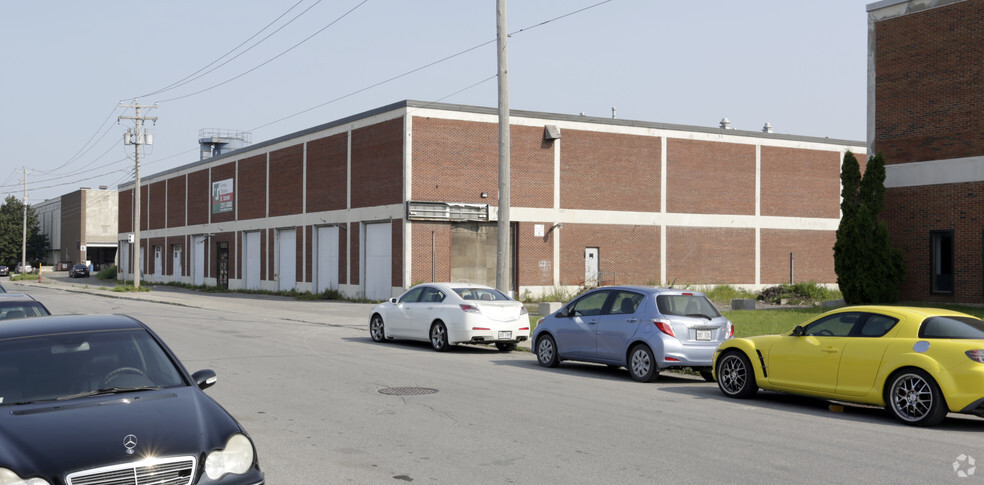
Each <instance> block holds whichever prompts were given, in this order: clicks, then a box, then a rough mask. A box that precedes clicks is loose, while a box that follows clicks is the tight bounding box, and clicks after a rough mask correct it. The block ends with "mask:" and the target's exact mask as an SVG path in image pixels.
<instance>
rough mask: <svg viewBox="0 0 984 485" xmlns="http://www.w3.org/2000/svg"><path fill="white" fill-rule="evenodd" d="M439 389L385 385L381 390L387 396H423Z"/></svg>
mask: <svg viewBox="0 0 984 485" xmlns="http://www.w3.org/2000/svg"><path fill="white" fill-rule="evenodd" d="M435 392H437V389H430V388H427V387H384V388H382V389H380V390H379V393H380V394H386V395H387V396H423V395H424V394H434V393H435Z"/></svg>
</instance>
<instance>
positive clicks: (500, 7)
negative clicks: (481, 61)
mask: <svg viewBox="0 0 984 485" xmlns="http://www.w3.org/2000/svg"><path fill="white" fill-rule="evenodd" d="M495 12H496V16H495V20H496V22H495V24H496V32H497V36H496V38H497V41H496V47H497V51H498V57H497V60H498V62H497V64H498V67H499V69H498V73H499V218H498V219H499V220H498V228H499V239H498V244H497V251H496V271H495V287H496V288H498V289H499V290H500V291H502V292H505V293H506V294H511V293H510V291H511V290H512V278H511V277H510V267H511V264H510V263H511V262H512V251H510V250H509V246H510V242H511V240H510V237H509V236H510V232H511V231H510V230H509V229H510V227H509V205H510V201H509V198H510V195H509V63H508V56H507V53H508V52H507V48H508V46H507V45H506V40H507V38H508V34H509V31H508V30H506V0H496V8H495Z"/></svg>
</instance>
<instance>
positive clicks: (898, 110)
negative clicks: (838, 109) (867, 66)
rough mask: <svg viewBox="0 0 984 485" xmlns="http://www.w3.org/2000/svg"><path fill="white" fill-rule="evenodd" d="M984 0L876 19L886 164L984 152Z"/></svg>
mask: <svg viewBox="0 0 984 485" xmlns="http://www.w3.org/2000/svg"><path fill="white" fill-rule="evenodd" d="M982 25H984V1H980V0H968V1H963V2H956V3H953V4H950V5H945V6H942V7H936V8H931V9H928V10H924V11H917V12H914V13H910V14H908V15H903V16H900V17H895V18H889V19H885V20H882V21H879V22H877V23H876V24H875V29H874V31H875V45H874V49H875V73H876V81H877V82H876V87H875V89H876V93H875V99H876V104H875V109H876V112H877V114H876V117H875V140H876V149H877V150H879V151H881V152H882V153H883V154H884V155H885V162H886V163H887V164H897V163H909V162H919V161H924V160H943V159H948V158H961V157H971V156H980V155H981V154H984V117H982V116H981V108H982V106H984V89H981V87H982V79H984V48H982V47H981V46H982V45H984V29H982V28H981V26H982Z"/></svg>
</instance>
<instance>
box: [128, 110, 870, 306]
mask: <svg viewBox="0 0 984 485" xmlns="http://www.w3.org/2000/svg"><path fill="white" fill-rule="evenodd" d="M497 123H498V117H497V110H496V109H494V108H485V107H474V106H461V105H451V104H440V103H426V102H419V101H402V102H398V103H395V104H391V105H388V106H384V107H381V108H378V109H375V110H372V111H368V112H365V113H361V114H358V115H354V116H350V117H347V118H344V119H340V120H337V121H333V122H330V123H327V124H324V125H320V126H316V127H313V128H310V129H307V130H304V131H300V132H297V133H293V134H290V135H287V136H283V137H280V138H277V139H273V140H269V141H264V142H260V143H257V144H254V145H249V146H244V147H242V148H238V149H235V150H232V151H225V152H222V153H220V154H218V155H215V156H210V157H207V158H203V159H202V160H198V161H195V162H193V163H189V164H187V165H184V166H181V167H178V168H175V169H172V170H168V171H165V172H162V173H158V174H154V175H151V176H149V177H147V176H145V177H144V178H143V180H142V183H141V187H140V197H141V217H140V222H139V223H140V237H141V248H142V252H143V254H142V256H141V258H140V261H141V270H142V275H143V276H142V279H143V281H150V282H154V281H160V282H167V281H178V282H184V283H190V284H198V285H217V286H222V287H228V288H232V289H238V288H243V289H264V290H274V291H277V290H284V291H286V290H297V291H310V292H322V291H325V290H327V289H335V290H338V291H340V292H341V293H342V294H343V295H346V296H349V297H363V298H369V299H384V298H389V297H390V296H393V295H397V294H399V293H400V292H401V291H402V290H403V289H404V288H407V287H409V286H411V285H413V284H415V283H420V282H425V281H435V280H438V281H444V280H452V281H471V282H476V283H485V284H494V283H495V267H496V241H497V230H498V229H497V225H496V221H497V216H498V206H499V200H498V193H497V192H498V190H497V189H498V126H497ZM510 126H511V129H510V136H511V150H510V153H511V155H510V158H511V185H510V187H511V189H510V190H511V198H510V207H511V208H510V220H511V228H512V229H511V235H510V238H511V241H512V245H511V246H512V254H511V258H510V259H511V264H510V265H511V267H512V268H513V270H512V272H511V284H510V286H511V288H512V289H513V291H515V292H516V294H517V295H523V294H525V293H526V292H529V293H539V292H544V291H550V290H552V289H555V288H569V287H579V286H582V285H596V284H601V283H619V284H622V283H639V284H651V285H652V284H671V283H675V284H677V285H682V284H734V285H742V286H747V287H762V286H766V285H772V284H779V283H784V282H789V281H790V280H791V279H794V280H795V281H816V282H819V283H834V282H835V281H836V276H835V274H834V271H833V266H834V265H833V249H832V248H833V245H834V240H835V231H836V229H837V225H838V223H839V220H840V177H839V174H840V164H841V161H842V159H843V156H844V153H845V152H846V151H847V150H851V151H853V152H855V153H859V154H861V156H860V158H862V159H863V158H864V155H863V154H864V152H865V147H864V144H863V143H862V142H856V141H848V140H834V139H828V138H819V137H806V136H794V135H785V134H778V133H771V130H770V129H764V130H763V131H762V132H758V131H742V130H734V129H730V128H729V127H728V126H727V124H726V123H724V122H722V126H721V127H697V126H682V125H671V124H664V123H653V122H644V121H632V120H623V119H614V118H596V117H589V116H583V115H582V116H576V115H563V114H551V113H540V112H530V111H518V110H513V111H511V113H510ZM206 153H208V154H211V153H214V150H213V148H212V147H211V146H209V147H206V146H204V145H203V148H202V156H203V157H206ZM134 192H135V184H134V183H133V182H130V183H127V184H123V185H121V186H120V187H119V209H120V214H119V245H120V256H121V257H120V265H121V266H120V268H121V271H120V278H124V277H125V278H127V279H130V278H132V272H133V261H134V258H133V255H132V247H133V245H132V243H130V242H129V239H130V237H131V236H132V232H133V215H134V202H135V201H134Z"/></svg>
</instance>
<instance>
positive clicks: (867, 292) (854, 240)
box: [834, 152, 905, 304]
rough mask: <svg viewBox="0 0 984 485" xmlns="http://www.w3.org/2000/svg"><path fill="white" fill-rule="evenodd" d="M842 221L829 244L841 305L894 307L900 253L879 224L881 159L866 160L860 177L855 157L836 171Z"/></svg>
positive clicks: (902, 264) (901, 265)
mask: <svg viewBox="0 0 984 485" xmlns="http://www.w3.org/2000/svg"><path fill="white" fill-rule="evenodd" d="M841 184H842V186H843V189H842V192H841V197H842V198H843V199H842V201H841V221H840V225H839V226H838V228H837V241H836V242H835V243H834V271H835V272H836V273H837V284H838V285H839V286H840V289H841V293H843V294H844V300H845V301H846V302H847V303H850V304H862V303H893V302H895V301H897V300H898V298H899V286H900V285H901V284H902V280H903V278H904V277H905V262H904V260H903V258H902V252H901V251H899V250H898V249H896V248H893V247H892V245H891V241H890V238H889V235H888V227H887V226H886V225H885V222H884V221H880V220H878V216H879V214H881V211H882V210H883V209H884V208H885V159H884V157H882V154H881V153H878V154H877V155H875V156H874V157H871V158H870V159H869V160H868V164H867V166H866V167H865V173H864V177H862V176H861V169H860V166H859V165H858V162H857V159H856V158H855V157H854V154H853V153H851V152H847V153H846V154H845V155H844V163H843V165H842V166H841Z"/></svg>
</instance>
